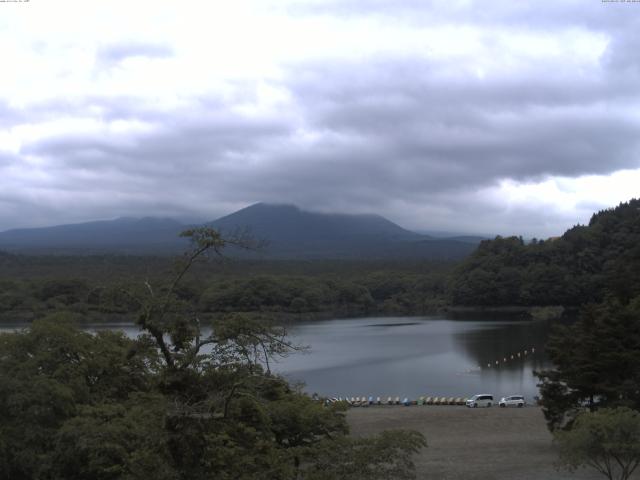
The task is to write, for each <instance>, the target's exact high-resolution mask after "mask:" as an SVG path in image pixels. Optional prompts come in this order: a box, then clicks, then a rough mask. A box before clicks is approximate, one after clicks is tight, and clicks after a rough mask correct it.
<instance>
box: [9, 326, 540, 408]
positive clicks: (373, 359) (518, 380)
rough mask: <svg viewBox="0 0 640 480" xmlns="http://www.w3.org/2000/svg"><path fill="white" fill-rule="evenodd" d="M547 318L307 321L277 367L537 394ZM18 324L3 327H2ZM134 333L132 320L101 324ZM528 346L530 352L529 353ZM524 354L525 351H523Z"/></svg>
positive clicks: (416, 391) (357, 387) (368, 385)
mask: <svg viewBox="0 0 640 480" xmlns="http://www.w3.org/2000/svg"><path fill="white" fill-rule="evenodd" d="M550 327H551V324H550V322H548V321H516V320H465V319H449V318H445V317H441V316H428V317H368V318H357V319H353V318H351V319H336V320H324V321H315V322H307V323H302V324H297V325H295V326H292V327H289V333H290V336H291V337H292V338H293V340H294V341H295V342H296V343H298V344H302V345H308V346H309V347H310V349H309V351H308V352H307V353H296V354H293V355H290V356H289V357H287V358H283V359H279V360H278V362H277V363H275V364H274V365H272V368H273V370H275V371H277V372H279V373H280V374H282V375H283V376H285V377H286V378H288V379H289V380H290V381H293V382H304V383H305V390H306V391H308V392H309V393H313V392H317V393H318V394H320V395H323V396H329V397H332V396H342V397H344V396H349V397H351V396H354V397H355V396H363V395H364V396H367V397H368V396H370V395H372V396H374V397H375V396H380V397H385V398H386V397H388V396H393V397H395V396H400V397H405V396H406V397H409V398H417V397H418V396H421V395H428V396H447V397H467V396H471V395H473V394H475V393H492V394H493V395H494V396H495V397H500V396H504V395H511V394H523V395H525V396H526V397H527V399H528V400H531V399H532V397H533V396H535V395H538V388H537V387H536V383H537V379H536V377H534V376H533V371H534V370H536V369H540V368H544V367H548V366H549V365H548V361H547V359H546V357H545V355H544V344H545V342H546V339H547V336H548V333H549V330H550ZM15 328H16V326H9V325H6V326H3V327H1V328H0V331H2V330H5V331H6V330H10V329H15ZM103 328H117V329H121V330H124V331H125V332H126V333H127V335H129V336H135V335H136V334H137V328H136V327H135V326H134V325H130V324H109V325H99V326H98V325H94V326H90V327H88V329H89V330H98V329H103ZM525 352H526V354H525ZM518 354H519V356H518Z"/></svg>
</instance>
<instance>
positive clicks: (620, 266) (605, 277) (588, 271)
mask: <svg viewBox="0 0 640 480" xmlns="http://www.w3.org/2000/svg"><path fill="white" fill-rule="evenodd" d="M450 293H451V301H452V303H453V304H457V305H474V306H476V305H483V306H499V305H564V306H578V305H582V304H585V303H593V302H600V301H602V300H603V299H604V297H605V296H606V295H612V296H615V297H616V298H618V299H620V300H621V301H623V302H626V301H628V300H629V299H631V298H633V297H635V296H636V295H638V294H639V293H640V200H631V201H630V202H627V203H622V204H620V205H619V206H618V207H616V208H613V209H610V210H604V211H601V212H599V213H596V214H594V215H593V216H592V218H591V221H590V222H589V225H588V226H576V227H573V228H571V229H570V230H568V231H567V232H566V233H565V234H564V235H562V237H559V238H555V239H548V240H545V241H542V240H536V239H534V240H532V241H531V242H530V243H525V242H524V241H523V239H522V238H518V237H509V238H500V237H498V238H496V239H495V240H488V241H484V242H482V243H481V244H480V245H479V247H478V249H477V250H476V251H475V252H474V253H473V254H472V255H471V256H470V257H469V258H468V259H467V260H465V261H464V262H463V263H462V264H461V265H460V266H459V267H457V269H456V270H455V272H454V274H453V277H452V280H451V289H450Z"/></svg>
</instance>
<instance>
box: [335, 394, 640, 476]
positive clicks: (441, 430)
mask: <svg viewBox="0 0 640 480" xmlns="http://www.w3.org/2000/svg"><path fill="white" fill-rule="evenodd" d="M347 419H348V421H349V425H350V426H351V432H352V434H354V435H370V434H373V433H377V432H380V431H382V430H388V429H413V430H418V431H419V432H421V433H422V434H424V435H425V437H426V439H427V444H428V447H427V448H425V449H423V450H422V451H421V452H420V453H419V454H417V455H416V458H415V464H416V469H417V474H418V475H417V477H418V478H419V479H428V480H431V479H434V480H435V479H438V480H458V479H460V480H462V479H465V480H493V479H496V480H497V479H500V480H555V479H567V480H574V479H575V480H577V479H585V480H586V479H588V480H591V479H599V478H602V479H604V478H605V477H604V476H602V475H601V474H596V473H592V472H591V471H590V470H579V471H578V472H575V473H568V472H566V471H559V470H557V469H556V467H555V462H556V461H557V454H556V453H555V451H554V449H553V446H552V444H551V434H550V433H549V431H548V430H547V427H546V425H545V421H544V417H543V416H542V411H541V410H540V409H539V408H538V407H525V408H506V409H505V408H498V407H492V408H475V409H472V408H466V407H454V406H411V407H403V406H371V407H366V408H352V409H351V410H349V412H348V414H347ZM634 478H640V477H638V476H637V475H636V476H634Z"/></svg>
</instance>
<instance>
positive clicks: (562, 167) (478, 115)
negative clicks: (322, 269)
mask: <svg viewBox="0 0 640 480" xmlns="http://www.w3.org/2000/svg"><path fill="white" fill-rule="evenodd" d="M20 6H24V7H25V8H20V9H19V8H13V9H12V10H11V11H10V12H9V16H8V17H7V18H8V20H7V21H6V22H5V23H3V24H0V39H2V40H3V41H4V43H5V44H6V45H9V46H11V45H13V46H14V47H15V49H16V50H14V51H13V57H11V56H10V57H9V59H8V62H9V63H10V67H11V68H8V69H6V71H9V72H12V73H11V74H10V75H9V77H10V78H9V79H8V81H7V85H6V86H7V88H6V89H5V90H4V93H0V187H1V188H0V230H3V229H8V228H12V227H17V226H31V225H33V226H35V225H45V224H55V223H63V222H71V221H83V220H89V219H96V218H110V217H115V216H119V215H128V216H132V215H162V216H184V215H188V216H199V217H202V218H209V219H211V218H215V217H217V216H220V215H223V214H226V213H229V212H231V211H232V210H234V209H236V208H241V207H243V206H246V205H247V204H250V203H253V202H257V201H267V202H279V203H283V202H290V203H296V204H298V205H300V206H303V207H306V208H310V209H315V210H323V211H352V212H375V213H380V214H383V215H385V216H387V217H388V218H390V219H392V220H394V221H397V222H399V223H401V224H402V225H403V226H407V227H410V228H416V229H446V230H452V229H454V230H461V231H481V232H489V233H501V234H509V233H518V234H524V235H538V236H544V235H552V234H557V233H559V232H561V231H562V230H563V229H565V228H567V227H569V226H571V225H573V224H574V223H576V222H577V221H586V220H588V215H590V213H591V211H593V210H594V209H598V208H603V207H607V206H611V205H613V204H615V203H617V202H619V201H622V200H627V199H628V198H630V197H631V196H633V195H637V193H638V192H637V187H635V185H637V184H638V183H636V181H637V180H638V178H639V177H640V174H639V172H640V115H639V114H638V113H637V112H638V111H640V109H639V108H638V107H639V106H640V105H639V104H640V90H638V88H637V85H638V84H639V80H640V61H639V60H638V56H637V55H635V54H634V52H637V51H640V38H639V37H638V36H637V35H636V34H635V32H637V31H640V4H637V3H600V2H584V1H580V2H574V1H563V2H555V3H552V4H549V5H544V6H541V5H540V4H537V5H526V6H525V5H524V4H522V2H500V1H497V2H471V1H458V2H452V1H448V2H444V1H443V2H440V1H433V2H423V1H420V2H415V1H410V0H406V1H404V2H393V4H392V3H391V2H382V1H379V2H359V1H340V2H327V1H323V2H301V1H297V2H288V3H286V4H285V3H283V2H278V3H277V4H274V5H272V6H268V7H267V6H265V2H256V3H252V2H238V3H237V5H235V6H234V7H233V8H229V9H227V10H222V9H220V8H217V9H216V8H215V7H213V6H212V5H209V4H208V3H204V2H203V3H194V4H193V5H191V7H192V8H190V9H186V8H178V7H177V6H176V7H175V10H173V9H172V8H171V7H169V6H166V5H165V6H162V7H161V8H153V9H151V8H147V9H145V8H144V6H145V4H144V3H143V4H142V6H138V7H137V8H138V9H137V10H127V15H126V17H123V16H122V14H123V12H124V11H125V9H126V4H124V3H118V2H114V3H111V2H110V3H109V6H102V7H101V8H102V9H103V10H102V11H100V10H98V11H96V10H95V8H94V9H88V7H86V6H83V4H82V3H81V2H78V3H76V2H71V3H69V5H68V7H69V8H74V9H77V10H78V15H77V16H75V17H74V18H83V22H82V23H79V21H77V20H72V19H70V18H69V17H68V16H66V15H62V12H63V10H64V9H61V8H60V5H59V4H56V8H53V7H52V6H46V5H36V4H24V5H23V4H20ZM147 7H149V5H147ZM46 9H50V10H49V11H46ZM83 9H86V10H83ZM149 12H153V14H151V13H149ZM47 15H48V16H49V18H50V20H51V21H50V22H48V23H43V24H42V25H40V27H41V29H37V28H34V25H33V22H35V21H36V19H38V18H42V16H47ZM54 20H55V21H54ZM114 25H117V26H118V27H119V29H118V34H114V31H113V28H112V27H113V26H114ZM33 32H37V33H33Z"/></svg>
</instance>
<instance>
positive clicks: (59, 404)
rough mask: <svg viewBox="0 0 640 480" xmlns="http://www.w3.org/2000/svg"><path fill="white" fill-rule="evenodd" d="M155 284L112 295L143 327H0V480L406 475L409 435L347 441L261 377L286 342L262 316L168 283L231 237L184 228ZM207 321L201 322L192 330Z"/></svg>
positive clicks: (330, 411)
mask: <svg viewBox="0 0 640 480" xmlns="http://www.w3.org/2000/svg"><path fill="white" fill-rule="evenodd" d="M185 236H188V237H190V238H191V239H192V241H193V248H192V249H191V250H190V251H189V252H187V253H186V254H185V256H184V257H183V258H182V259H181V260H180V261H179V262H178V263H177V264H176V269H175V272H174V274H173V276H172V277H171V278H170V280H169V281H168V282H167V283H166V284H161V285H152V284H151V283H150V282H149V281H147V282H145V284H144V285H143V286H142V288H141V289H140V290H139V291H132V290H130V289H127V290H123V291H122V292H121V294H122V296H123V297H124V298H125V299H126V301H127V302H134V303H135V304H137V305H138V307H139V314H138V317H137V323H138V325H139V326H140V328H141V331H142V334H141V335H140V336H139V337H138V338H137V339H135V340H132V339H128V338H126V337H125V336H124V335H123V334H120V333H113V332H105V333H99V334H97V335H91V334H89V333H85V332H82V331H79V330H78V329H77V328H75V327H73V326H72V325H71V323H70V322H69V321H67V320H73V319H63V318H60V317H59V316H58V317H55V318H50V319H45V320H43V321H38V322H35V323H34V324H33V326H32V327H31V328H30V329H28V330H25V331H22V332H18V333H14V334H3V335H0V467H1V468H0V479H2V480H5V479H6V480H8V479H12V480H15V479H17V480H22V479H25V480H26V479H58V478H65V479H85V478H92V479H98V480H111V479H113V480H115V479H132V480H133V479H143V478H144V479H147V478H150V477H152V478H158V479H162V480H164V479H167V480H169V479H172V480H173V479H196V480H198V479H209V478H212V479H213V478H215V479H220V480H224V479H262V478H265V479H267V478H269V479H272V478H278V479H283V480H287V479H292V480H293V479H305V478H308V479H324V478H326V479H330V478H331V479H339V478H358V477H357V476H356V473H355V472H366V473H367V478H369V479H383V478H397V479H409V478H413V477H414V469H413V464H412V462H411V455H412V454H413V453H414V452H415V451H417V450H418V449H419V448H421V447H422V446H424V445H425V442H424V438H423V437H422V435H420V434H418V433H416V432H386V433H385V434H383V435H382V436H380V437H375V438H372V439H352V438H351V437H349V436H348V435H347V434H348V426H347V423H346V420H345V418H344V409H343V407H341V406H339V405H334V406H324V405H323V404H322V403H321V402H317V401H313V400H312V399H311V398H309V397H308V396H307V395H304V394H303V393H301V392H300V391H298V390H296V389H294V388H292V387H291V386H290V385H289V384H288V383H287V382H286V381H284V380H283V379H281V378H279V377H277V376H275V375H273V374H272V373H271V371H270V363H269V362H270V359H271V358H272V357H274V356H277V355H285V354H287V353H288V352H290V351H291V350H295V349H296V347H295V346H294V345H292V344H290V343H289V342H288V340H287V338H286V332H285V331H284V329H282V328H280V327H275V326H271V325H269V324H267V323H265V321H264V319H257V318H254V317H248V316H246V315H237V314H229V315H226V316H224V317H222V318H220V317H211V318H206V317H202V316H201V314H198V313H197V311H195V309H194V307H193V306H192V303H191V302H187V301H184V300H183V298H182V297H181V290H180V288H181V282H182V281H183V279H184V278H185V275H186V274H187V273H188V271H189V270H190V269H191V268H192V266H193V265H194V264H195V263H196V262H198V261H200V260H202V259H204V258H205V257H206V255H207V254H209V253H214V254H216V253H220V252H221V251H222V249H224V248H226V247H227V246H230V245H235V246H240V247H246V246H247V245H248V243H247V242H246V241H245V239H243V238H238V237H235V238H232V239H224V238H223V237H221V236H220V235H219V234H218V232H216V231H214V230H211V229H208V228H202V229H195V230H190V231H187V232H185ZM205 327H206V328H205Z"/></svg>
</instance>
